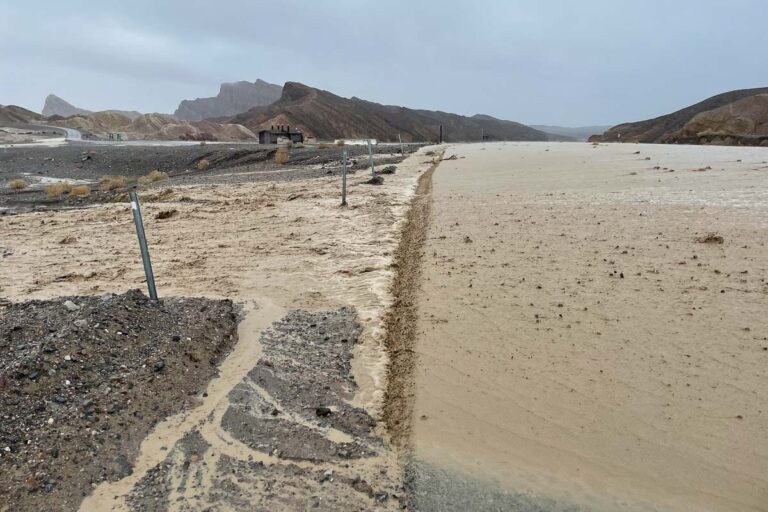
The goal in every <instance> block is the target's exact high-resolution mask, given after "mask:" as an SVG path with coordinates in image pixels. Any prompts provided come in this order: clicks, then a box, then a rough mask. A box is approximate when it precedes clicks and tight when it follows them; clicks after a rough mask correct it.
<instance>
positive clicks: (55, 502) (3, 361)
mask: <svg viewBox="0 0 768 512" xmlns="http://www.w3.org/2000/svg"><path fill="white" fill-rule="evenodd" d="M236 323H237V321H236V314H235V308H234V306H233V304H232V302H231V301H226V300H225V301H220V300H209V299H184V298H168V299H163V300H161V301H159V302H156V303H153V302H151V301H149V299H147V297H145V296H144V295H143V294H142V293H141V292H139V291H136V290H134V291H130V292H127V293H125V294H123V295H114V296H110V295H105V296H102V297H65V298H61V299H55V300H49V301H30V302H24V303H18V304H10V305H5V306H0V415H1V416H2V417H1V418H0V510H4V509H5V508H4V507H7V510H13V511H27V510H29V511H33V510H34V511H67V510H77V508H78V506H79V504H80V502H81V501H82V499H83V497H84V496H86V495H87V494H89V493H90V492H91V490H92V486H93V485H95V484H97V483H99V482H101V481H104V480H118V479H120V478H122V477H124V476H126V475H128V474H130V473H131V471H132V461H133V459H134V458H135V456H136V455H137V453H138V449H139V446H140V444H141V441H142V440H143V439H144V437H145V436H146V435H147V434H148V432H149V431H150V430H151V429H152V427H153V426H154V425H155V424H156V423H157V422H159V421H160V420H162V419H163V418H165V417H167V416H169V415H172V414H175V413H177V412H179V411H181V410H182V409H184V408H185V407H187V406H189V405H190V404H192V403H193V402H195V401H196V400H197V398H196V395H198V394H199V393H200V392H202V391H203V389H204V387H205V386H206V384H207V382H208V381H209V380H210V379H211V378H212V377H214V376H215V375H216V371H217V368H216V365H217V364H218V363H219V362H220V360H221V359H222V358H223V357H224V355H225V354H226V353H228V351H229V350H230V348H231V347H232V345H233V344H234V343H235V340H236Z"/></svg>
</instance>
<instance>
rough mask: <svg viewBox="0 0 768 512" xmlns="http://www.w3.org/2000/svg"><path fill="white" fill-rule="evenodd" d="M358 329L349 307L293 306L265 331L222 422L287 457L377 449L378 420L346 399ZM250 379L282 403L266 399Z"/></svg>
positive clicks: (356, 454) (345, 455)
mask: <svg viewBox="0 0 768 512" xmlns="http://www.w3.org/2000/svg"><path fill="white" fill-rule="evenodd" d="M359 335H360V326H359V324H358V323H357V320H356V314H355V312H354V310H351V309H348V308H342V309H339V310H338V311H331V312H320V313H310V312H306V311H293V312H291V313H289V314H288V315H287V316H286V317H285V318H284V319H283V320H281V321H280V322H277V323H275V324H274V325H273V326H272V327H271V328H270V329H269V330H267V331H266V332H265V333H264V334H263V335H262V338H261V343H262V347H263V355H262V357H261V359H260V360H259V362H258V363H257V364H256V367H254V368H253V369H252V370H251V371H250V372H248V375H247V377H246V381H245V382H244V383H243V384H241V385H240V386H238V387H236V388H235V389H234V390H233V391H232V392H231V394H230V396H229V399H230V402H231V404H232V405H231V406H230V408H229V409H228V410H227V412H226V414H225V415H224V418H223V420H222V426H223V428H224V429H225V430H227V431H229V432H230V434H232V436H233V437H234V438H235V439H238V440H239V441H241V442H243V443H244V444H246V445H248V446H249V447H251V448H254V449H257V450H259V451H261V452H265V453H269V454H272V455H276V456H278V457H281V458H285V459H291V460H308V461H313V462H318V461H330V460H334V459H353V458H360V457H367V456H371V455H375V453H376V451H375V447H377V446H381V442H380V440H379V439H378V438H376V437H375V436H374V433H373V430H374V428H375V426H376V422H375V420H374V419H373V418H371V416H370V415H369V414H368V413H367V412H366V411H365V410H363V409H359V408H356V407H353V406H351V405H349V403H348V402H347V400H349V399H351V398H352V397H353V396H354V392H355V390H356V388H357V386H356V384H355V381H354V378H353V377H352V375H351V366H350V362H351V360H352V349H353V347H354V345H355V344H356V343H357V340H358V336H359ZM248 381H250V382H252V383H254V384H256V385H257V386H258V387H260V388H261V389H263V390H265V391H266V392H267V393H268V394H269V396H271V397H272V398H273V399H274V400H275V401H276V402H277V403H278V404H280V407H279V408H275V407H273V406H271V405H270V404H269V403H267V402H266V401H265V400H264V398H263V397H261V396H260V395H259V394H258V393H255V392H254V391H253V388H252V387H251V386H250V385H249V382H248ZM295 417H298V418H301V422H296V421H294V419H292V418H295ZM318 428H319V429H326V428H334V429H337V430H339V431H341V432H344V433H346V434H349V435H350V436H351V437H352V438H353V439H354V442H349V443H337V442H333V441H331V440H330V439H328V438H327V437H325V436H324V435H323V434H322V432H321V430H319V429H318Z"/></svg>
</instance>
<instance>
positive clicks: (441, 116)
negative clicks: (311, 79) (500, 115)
mask: <svg viewBox="0 0 768 512" xmlns="http://www.w3.org/2000/svg"><path fill="white" fill-rule="evenodd" d="M230 120H231V122H234V123H238V124H242V125H244V126H246V127H248V128H250V129H252V130H253V131H258V130H261V129H269V128H270V127H272V126H277V125H284V126H291V127H294V128H296V129H299V130H301V131H303V132H304V133H305V134H307V135H311V136H314V137H316V138H318V139H321V140H331V139H337V138H376V139H379V140H383V141H395V140H397V138H398V134H400V135H401V137H402V139H403V141H407V142H410V141H435V140H437V139H438V136H439V126H440V125H441V124H442V125H443V132H444V138H445V140H446V141H479V140H480V138H481V136H485V137H486V139H487V140H530V141H546V140H552V139H553V138H557V137H553V136H551V135H549V134H547V133H544V132H541V131H539V130H534V129H533V128H529V127H528V126H525V125H522V124H520V123H515V122H512V121H504V120H501V119H496V118H493V117H491V116H483V115H476V116H473V117H465V116H460V115H457V114H449V113H446V112H436V111H430V110H413V109H409V108H405V107H396V106H389V105H381V104H379V103H373V102H370V101H365V100H361V99H359V98H342V97H340V96H337V95H335V94H333V93H330V92H328V91H323V90H320V89H315V88H313V87H308V86H306V85H303V84H300V83H297V82H287V83H286V84H285V86H283V93H282V96H281V97H280V99H279V100H278V101H276V102H274V103H272V104H271V105H267V106H263V107H256V108H252V109H250V110H249V111H247V112H245V113H242V114H239V115H236V116H234V117H232V118H231V119H230Z"/></svg>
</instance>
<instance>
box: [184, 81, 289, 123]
mask: <svg viewBox="0 0 768 512" xmlns="http://www.w3.org/2000/svg"><path fill="white" fill-rule="evenodd" d="M282 92H283V88H282V87H280V86H279V85H275V84H270V83H267V82H265V81H264V80H256V81H255V82H253V83H251V82H234V83H225V84H221V89H220V90H219V94H217V95H216V96H214V97H213V98H197V99H196V100H184V101H182V102H181V103H180V104H179V108H177V109H176V112H174V114H173V115H174V116H175V117H176V118H177V119H181V120H183V121H200V120H202V119H213V118H219V117H231V116H235V115H237V114H241V113H243V112H245V111H247V110H249V109H251V108H253V107H259V106H264V105H269V104H270V103H274V102H275V101H277V100H278V99H280V95H281V94H282Z"/></svg>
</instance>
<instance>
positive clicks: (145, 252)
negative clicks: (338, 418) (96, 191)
mask: <svg viewBox="0 0 768 512" xmlns="http://www.w3.org/2000/svg"><path fill="white" fill-rule="evenodd" d="M129 197H130V198H131V210H133V223H134V224H136V234H137V235H138V237H139V247H140V248H141V261H142V262H143V263H144V274H145V275H146V276H147V288H149V298H150V299H152V300H157V289H156V288H155V275H154V274H153V273H152V262H151V261H150V260H149V248H148V247H147V237H146V235H145V234H144V221H143V220H142V218H141V206H139V196H137V195H136V192H131V193H130V194H129Z"/></svg>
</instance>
